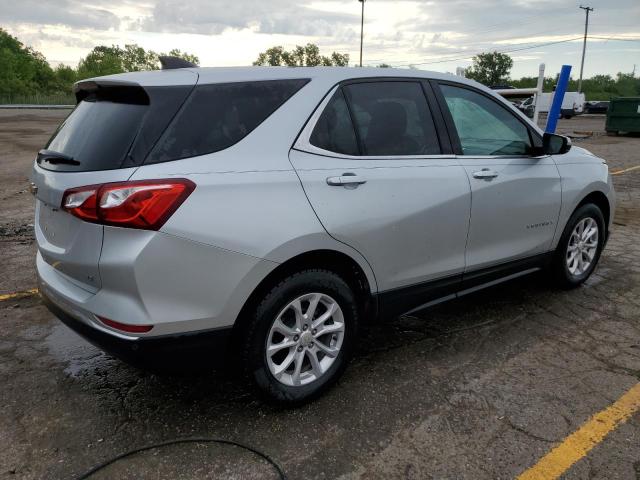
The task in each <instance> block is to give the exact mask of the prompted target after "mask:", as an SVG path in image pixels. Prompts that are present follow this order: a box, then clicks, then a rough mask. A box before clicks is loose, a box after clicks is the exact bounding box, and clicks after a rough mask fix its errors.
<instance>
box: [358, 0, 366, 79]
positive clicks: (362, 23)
mask: <svg viewBox="0 0 640 480" xmlns="http://www.w3.org/2000/svg"><path fill="white" fill-rule="evenodd" d="M358 1H359V2H360V3H361V4H362V15H361V17H360V66H361V67H362V42H363V40H364V1H365V0H358Z"/></svg>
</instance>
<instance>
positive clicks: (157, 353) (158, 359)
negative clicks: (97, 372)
mask: <svg viewBox="0 0 640 480" xmlns="http://www.w3.org/2000/svg"><path fill="white" fill-rule="evenodd" d="M40 295H41V297H42V299H43V302H44V304H45V305H46V307H47V308H48V309H49V311H51V313H53V314H54V315H55V316H56V317H58V318H59V319H60V320H61V321H62V322H63V323H64V324H65V325H66V326H68V327H69V328H70V329H72V330H73V331H75V332H76V333H77V334H79V335H80V336H81V337H83V338H84V339H86V340H87V341H89V342H90V343H92V344H93V345H95V346H96V347H98V348H100V349H101V350H104V351H105V352H107V353H110V354H111V355H113V356H114V357H117V358H119V359H121V360H123V361H125V362H126V363H129V364H131V365H134V366H137V367H141V368H146V369H154V370H155V369H159V370H174V369H182V368H184V367H193V366H197V367H200V368H203V367H204V368H206V367H208V366H211V367H214V366H215V367H222V366H224V365H225V364H226V363H227V359H228V358H229V356H230V355H231V354H232V352H231V351H230V348H229V345H230V344H231V334H232V330H233V329H232V328H231V327H223V328H216V329H212V330H204V331H197V332H188V333H184V334H174V335H162V336H156V337H138V338H135V337H131V338H126V337H123V336H116V335H113V334H111V333H108V332H107V331H102V330H99V329H97V328H95V327H93V326H91V325H89V324H87V323H85V322H84V321H82V320H80V319H78V318H75V317H74V316H73V315H72V314H70V313H69V312H67V311H65V310H64V309H63V308H62V307H61V306H60V305H58V303H57V302H55V301H54V300H53V299H52V298H51V297H50V296H49V295H48V294H47V292H46V291H42V289H41V291H40Z"/></svg>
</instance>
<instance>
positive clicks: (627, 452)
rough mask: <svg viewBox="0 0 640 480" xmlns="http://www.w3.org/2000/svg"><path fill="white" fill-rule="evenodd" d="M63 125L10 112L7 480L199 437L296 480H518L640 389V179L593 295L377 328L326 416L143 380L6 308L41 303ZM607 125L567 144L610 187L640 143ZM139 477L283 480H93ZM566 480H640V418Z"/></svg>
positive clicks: (145, 458) (166, 469) (538, 292)
mask: <svg viewBox="0 0 640 480" xmlns="http://www.w3.org/2000/svg"><path fill="white" fill-rule="evenodd" d="M63 116H64V112H59V111H8V110H0V152H2V153H1V154H0V158H1V162H0V185H1V187H0V196H1V198H2V205H3V206H2V211H1V212H0V253H1V255H2V275H0V295H3V297H0V298H2V301H0V314H1V315H2V324H1V325H2V326H1V328H0V408H1V409H2V410H1V412H2V414H1V415H0V477H1V478H29V479H31V478H34V479H35V478H73V477H74V476H76V475H78V474H80V473H81V472H83V471H85V470H86V469H88V468H89V467H91V466H93V465H95V464H96V463H99V462H101V461H103V460H105V459H107V458H109V457H111V456H113V455H115V454H118V453H120V452H123V451H125V450H128V449H130V448H134V447H138V446H141V445H145V444H148V443H152V442H159V441H163V440H167V439H171V438H174V437H185V436H212V437H221V438H226V439H231V440H236V441H241V442H244V443H247V444H250V445H252V446H254V447H256V448H259V449H260V450H262V451H264V452H265V453H267V454H269V455H270V456H272V457H273V458H274V459H275V460H276V461H277V462H278V463H280V464H281V465H282V466H283V468H284V469H285V471H286V472H287V474H288V476H289V478H292V479H311V478H314V479H316V478H317V479H334V478H341V479H345V480H346V479H350V480H354V479H388V478H403V479H427V478H438V479H443V478H451V479H453V478H455V479H460V478H467V479H484V478H487V479H489V478H514V477H516V476H517V475H519V474H520V473H521V472H523V471H525V470H526V469H527V468H529V467H531V466H533V465H535V464H536V462H538V460H539V459H540V458H541V457H543V456H544V455H545V454H547V453H548V452H549V451H550V450H551V449H553V448H554V447H555V446H556V445H558V444H559V442H561V441H562V440H563V439H564V438H565V437H567V436H568V435H570V434H572V433H573V432H575V431H576V430H577V429H578V428H580V426H581V425H583V424H584V423H585V422H586V421H587V420H588V419H589V418H590V417H591V416H592V415H594V414H595V413H597V412H600V411H602V410H603V409H606V408H607V407H609V406H610V405H611V404H612V403H613V402H616V401H617V400H618V399H619V398H620V397H621V396H622V395H623V394H625V392H627V391H629V389H632V388H636V387H635V386H636V385H637V384H638V382H639V381H640V170H639V169H636V170H631V171H628V172H625V173H620V174H617V175H615V176H614V183H615V185H616V189H617V191H618V197H619V204H618V208H617V211H616V225H615V230H614V232H613V234H612V237H611V239H610V241H609V244H608V246H607V249H606V250H605V252H604V254H603V257H602V260H601V263H600V266H599V268H598V270H597V271H596V273H595V274H594V275H593V276H592V278H591V279H590V280H589V281H588V282H587V284H586V285H585V286H583V287H582V288H580V289H577V290H574V291H570V292H564V291H557V290H554V289H552V288H551V287H550V286H549V285H548V282H547V281H545V279H544V277H543V276H540V275H538V276H531V277H529V278H526V279H523V280H520V281H517V282H515V283H511V284H508V285H504V286H501V287H496V288H493V289H490V290H487V291H484V292H482V293H480V294H477V295H473V296H469V297H467V298H465V299H464V300H460V301H456V302H451V303H448V304H444V305H441V306H439V307H436V308H434V309H432V310H429V311H427V312H424V314H422V315H420V317H404V318H400V319H397V320H395V321H393V322H390V323H387V324H384V325H378V326H376V327H374V328H373V329H372V331H371V332H370V334H369V336H368V337H367V338H366V339H363V340H362V342H361V348H360V352H359V353H358V355H357V358H356V359H355V360H354V361H353V363H352V365H351V366H350V368H349V370H348V371H347V373H346V375H345V377H344V378H343V379H342V380H341V381H340V383H339V384H338V385H337V386H336V388H334V389H333V390H332V391H331V392H330V393H329V394H328V395H326V396H324V397H323V398H321V399H320V400H318V401H317V402H315V403H313V404H311V405H308V406H305V407H302V408H299V409H296V410H290V411H281V410H277V409H274V408H271V407H268V406H265V405H264V404H262V403H260V402H259V401H257V400H255V399H254V397H253V396H251V394H250V393H249V392H248V391H247V389H246V387H245V386H244V385H243V384H242V383H239V382H237V381H234V379H233V378H229V376H228V375H227V376H225V375H221V374H212V373H200V374H193V375H188V374H184V375H182V376H173V377H167V376H157V375H152V374H149V373H145V372H141V371H138V370H135V369H133V368H131V367H128V366H126V365H124V364H123V363H121V362H119V361H117V360H114V359H112V358H110V357H109V356H107V355H105V354H103V353H101V352H100V351H98V350H97V349H95V348H93V347H92V346H90V345H88V344H87V343H85V342H84V341H83V340H82V339H80V338H79V337H77V336H76V335H75V334H73V333H72V332H71V331H69V330H68V329H67V328H66V327H64V326H62V325H61V324H60V323H59V322H58V321H57V320H55V319H54V318H53V317H52V316H51V315H50V314H49V313H48V312H47V311H46V310H45V308H44V307H43V306H41V304H40V302H39V300H38V297H37V296H34V295H30V296H29V295H28V296H25V297H22V298H19V297H9V296H7V295H8V294H13V293H15V292H21V291H26V290H29V289H32V288H34V287H35V275H34V252H35V246H34V240H33V234H32V230H31V228H30V224H31V223H32V216H33V200H32V197H31V196H30V195H29V194H28V193H27V192H26V188H27V177H28V174H29V170H30V165H31V162H32V160H33V158H34V155H35V153H36V151H37V150H38V149H39V148H41V147H42V145H44V143H45V141H46V139H47V138H48V137H49V135H50V134H51V132H52V131H53V130H54V129H55V127H56V125H57V124H58V123H59V122H60V121H61V119H62V118H63ZM603 125H604V117H602V116H583V117H580V118H576V119H572V120H570V121H565V120H562V121H561V123H560V131H563V132H573V131H580V132H583V131H592V132H594V136H592V137H590V138H587V139H583V140H576V141H575V142H574V144H576V145H580V146H584V147H586V148H588V149H590V150H592V151H593V152H594V153H596V154H598V155H600V156H602V157H604V158H606V159H608V161H609V164H610V169H611V171H613V172H617V171H620V170H623V169H626V168H629V167H633V166H636V165H640V138H637V137H636V138H632V137H607V136H604V135H603V134H602V133H603ZM614 413H615V409H614ZM589 438H592V439H593V438H595V437H594V436H591V437H589ZM578 450H579V449H578ZM125 475H129V476H131V477H135V478H171V479H173V478H185V479H191V478H198V479H200V478H243V479H244V478H259V479H263V478H264V479H268V478H277V477H276V476H275V474H274V472H273V470H271V469H270V467H269V465H268V464H267V463H266V462H264V461H263V460H260V459H258V458H256V457H255V456H253V455H252V454H250V453H248V452H245V451H241V450H238V449H234V448H233V447H230V446H216V445H209V446H204V445H194V446H188V445H183V446H172V447H164V448H161V449H157V450H152V451H150V452H147V453H143V454H141V455H138V456H136V457H132V458H130V459H127V460H123V461H121V462H119V463H117V464H115V465H113V466H111V467H108V468H107V469H106V470H104V471H103V472H102V474H101V475H96V477H95V478H121V477H123V476H125ZM544 478H555V477H553V476H550V477H544ZM563 478H567V479H578V478H590V479H604V478H606V479H614V478H617V479H634V478H635V479H640V414H638V413H637V412H636V413H635V414H633V415H631V416H630V418H628V420H627V421H626V422H624V423H622V424H620V425H619V426H618V427H617V428H615V429H614V430H613V431H612V432H611V433H610V434H609V435H608V436H607V437H606V438H604V440H603V441H601V442H597V446H595V448H594V449H593V450H591V451H590V452H589V453H588V454H587V455H585V456H584V457H583V458H581V459H580V460H579V461H577V463H575V464H574V465H573V466H572V467H571V468H570V469H569V470H567V472H566V473H565V475H564V477H563Z"/></svg>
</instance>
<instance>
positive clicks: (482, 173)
mask: <svg viewBox="0 0 640 480" xmlns="http://www.w3.org/2000/svg"><path fill="white" fill-rule="evenodd" d="M497 176H498V172H496V171H495V170H489V169H488V168H483V169H482V170H479V171H477V172H473V178H482V179H483V180H491V179H492V178H496V177H497Z"/></svg>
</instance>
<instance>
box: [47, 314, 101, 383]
mask: <svg viewBox="0 0 640 480" xmlns="http://www.w3.org/2000/svg"><path fill="white" fill-rule="evenodd" d="M45 344H46V345H47V348H48V349H49V354H50V355H51V356H52V357H54V358H55V359H56V360H58V361H59V362H60V363H64V364H66V365H67V366H66V368H65V369H64V372H65V373H66V374H67V375H69V376H70V377H73V378H77V377H80V376H84V375H87V374H90V373H93V372H94V371H95V370H96V368H98V367H101V368H104V367H106V366H107V365H108V364H109V363H110V362H111V361H113V360H112V359H111V358H110V357H109V356H108V355H106V354H105V353H104V352H102V351H101V350H99V349H98V348H96V347H94V346H93V345H91V344H90V343H88V342H87V341H86V340H84V339H83V338H82V337H80V336H79V335H78V334H77V333H75V332H74V331H73V330H71V329H69V328H68V327H66V326H65V325H62V324H56V325H55V326H54V327H53V329H52V330H51V333H50V334H49V335H48V336H47V338H46V339H45Z"/></svg>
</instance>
